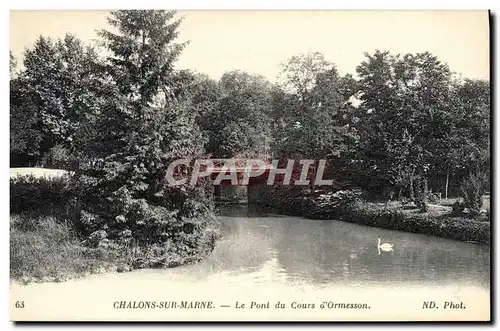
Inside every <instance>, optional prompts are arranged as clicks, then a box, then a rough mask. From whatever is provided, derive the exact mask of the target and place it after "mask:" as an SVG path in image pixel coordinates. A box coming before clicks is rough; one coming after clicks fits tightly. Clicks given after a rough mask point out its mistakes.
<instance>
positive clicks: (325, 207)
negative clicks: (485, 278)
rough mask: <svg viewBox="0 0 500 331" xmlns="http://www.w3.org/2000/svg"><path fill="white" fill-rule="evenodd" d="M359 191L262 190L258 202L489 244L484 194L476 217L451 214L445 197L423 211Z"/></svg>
mask: <svg viewBox="0 0 500 331" xmlns="http://www.w3.org/2000/svg"><path fill="white" fill-rule="evenodd" d="M360 196H361V192H359V191H356V190H341V191H337V192H330V193H318V194H315V193H310V194H308V195H304V194H303V193H301V192H300V191H298V190H292V189H289V190H278V189H275V190H271V191H267V192H263V198H262V200H261V203H262V204H263V205H265V206H266V207H267V208H269V209H271V210H272V211H273V212H277V213H281V214H286V215H293V216H301V217H306V218H309V219H321V220H328V219H332V220H341V221H344V222H351V223H356V224H361V225H367V226H372V227H379V228H384V229H389V230H398V231H405V232H412V233H419V234H425V235H429V236H436V237H442V238H447V239H454V240H460V241H465V242H473V243H479V244H486V245H488V244H490V241H491V240H490V236H491V230H490V228H491V226H490V216H489V215H490V213H489V208H490V206H489V203H490V198H489V196H487V197H484V198H483V206H484V207H486V210H487V211H488V212H487V213H486V214H481V215H480V216H478V217H476V218H472V217H469V215H467V214H463V213H462V214H459V215H457V214H454V213H453V207H452V204H453V202H454V201H452V200H451V199H448V200H446V201H443V204H440V203H436V204H430V205H429V210H428V212H425V213H422V212H420V210H419V209H418V208H417V207H415V206H413V205H411V204H406V205H404V204H402V203H401V202H399V201H394V202H369V201H368V202H366V201H362V199H360Z"/></svg>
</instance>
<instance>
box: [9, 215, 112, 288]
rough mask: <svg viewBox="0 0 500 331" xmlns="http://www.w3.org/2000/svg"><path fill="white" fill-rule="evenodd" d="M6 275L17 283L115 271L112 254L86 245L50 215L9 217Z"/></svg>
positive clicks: (68, 226)
mask: <svg viewBox="0 0 500 331" xmlns="http://www.w3.org/2000/svg"><path fill="white" fill-rule="evenodd" d="M10 226H11V227H10V275H11V278H12V279H14V280H16V281H19V282H21V283H24V284H26V283H30V282H45V281H56V282H58V281H64V280H67V279H70V278H76V277H81V276H85V275H89V274H95V273H102V272H106V271H109V270H116V269H117V266H116V265H117V263H116V260H115V259H116V256H113V254H110V253H109V252H108V251H106V250H104V249H101V248H89V247H85V246H83V245H82V244H81V242H80V239H79V238H78V237H77V236H76V234H75V233H74V232H73V231H72V230H71V226H70V225H68V224H65V223H61V222H59V221H58V220H57V219H55V218H54V217H40V218H38V219H34V218H29V217H26V216H21V215H14V216H11V219H10Z"/></svg>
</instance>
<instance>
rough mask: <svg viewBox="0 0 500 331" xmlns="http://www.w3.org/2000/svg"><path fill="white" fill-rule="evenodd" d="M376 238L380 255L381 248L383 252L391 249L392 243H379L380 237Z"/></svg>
mask: <svg viewBox="0 0 500 331" xmlns="http://www.w3.org/2000/svg"><path fill="white" fill-rule="evenodd" d="M377 239H378V244H377V249H378V255H380V250H383V251H384V252H390V251H392V247H393V246H394V245H393V244H388V243H384V244H380V238H377Z"/></svg>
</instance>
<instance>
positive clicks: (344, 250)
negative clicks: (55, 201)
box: [11, 206, 490, 321]
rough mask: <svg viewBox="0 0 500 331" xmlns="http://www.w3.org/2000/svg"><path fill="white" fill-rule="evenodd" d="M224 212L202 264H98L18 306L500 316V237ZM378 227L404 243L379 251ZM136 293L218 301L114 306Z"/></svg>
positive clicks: (110, 311) (195, 314)
mask: <svg viewBox="0 0 500 331" xmlns="http://www.w3.org/2000/svg"><path fill="white" fill-rule="evenodd" d="M219 218H220V220H221V231H222V233H223V234H224V236H223V238H222V239H221V241H220V242H219V243H218V245H217V247H216V248H215V250H214V252H213V254H212V255H210V256H209V257H208V258H206V259H205V260H204V261H202V262H201V263H198V264H195V265H188V266H181V267H178V268H172V269H154V270H150V269H147V270H136V271H133V272H129V273H113V274H105V275H93V276H90V277H86V278H83V279H77V280H71V281H67V282H64V283H44V284H31V285H27V286H22V285H18V284H13V285H11V294H12V298H11V299H12V300H23V301H24V302H25V304H26V308H24V309H21V310H20V309H15V310H13V311H12V315H11V317H12V318H13V319H21V320H22V319H31V320H32V319H35V320H47V319H56V320H74V319H77V320H188V321H194V320H273V321H274V320H291V321H293V320H323V321H326V320H332V321H343V320H372V321H373V320H405V321H406V320H488V319H489V318H490V311H489V310H490V292H489V291H490V247H489V246H481V245H476V244H471V243H465V242H460V241H453V240H448V239H442V238H437V237H431V236H426V235H419V234H413V233H405V232H399V231H391V230H384V229H379V228H372V227H366V226H361V225H357V224H351V223H346V222H340V221H318V220H308V219H304V218H300V217H290V216H281V215H266V214H263V213H259V212H256V211H251V210H248V209H247V208H246V207H244V206H231V207H224V208H223V209H222V210H221V211H220V216H219ZM377 238H380V239H381V241H382V242H384V243H385V242H387V243H391V244H393V245H394V249H393V250H392V251H380V250H378V249H377ZM134 300H136V301H153V300H156V301H168V302H170V301H177V302H179V301H181V300H187V301H189V300H199V301H200V300H209V301H213V303H212V304H213V305H214V308H213V309H194V310H193V309H161V310H158V309H116V307H113V306H114V305H115V302H116V301H127V302H128V301H134ZM431 301H433V302H434V304H435V305H436V306H437V308H428V309H425V308H423V307H424V303H425V302H427V307H429V306H431V307H432V306H433V304H430V303H429V302H431ZM252 302H254V303H253V304H252ZM323 303H324V307H323V308H321V304H323ZM447 303H448V304H447ZM280 304H283V305H284V307H285V308H281V307H282V306H280ZM334 304H337V306H334ZM341 304H356V305H359V307H358V308H360V309H346V306H342V305H341ZM243 305H244V307H243ZM258 305H259V307H262V308H260V309H259V308H257V307H258ZM267 305H269V308H266V307H267ZM312 305H314V308H313V306H312ZM328 306H330V307H342V308H341V309H338V308H331V309H329V308H328ZM445 306H447V307H446V309H445ZM30 307H31V308H30ZM302 307H303V308H302ZM351 307H352V306H351ZM453 307H455V308H453Z"/></svg>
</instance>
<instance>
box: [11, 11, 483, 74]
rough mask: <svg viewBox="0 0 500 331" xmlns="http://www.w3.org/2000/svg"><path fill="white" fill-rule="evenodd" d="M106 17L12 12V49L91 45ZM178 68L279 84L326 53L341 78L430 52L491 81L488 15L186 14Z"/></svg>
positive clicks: (183, 14) (82, 13)
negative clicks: (293, 63) (50, 42)
mask: <svg viewBox="0 0 500 331" xmlns="http://www.w3.org/2000/svg"><path fill="white" fill-rule="evenodd" d="M107 15H109V13H108V12H107V11H97V10H96V11H90V10H84V11H11V12H10V50H11V51H12V52H13V55H14V56H15V57H16V58H18V59H19V58H21V57H22V54H23V50H24V49H25V48H26V47H28V48H29V47H31V46H32V45H33V43H34V41H35V40H36V39H37V37H38V36H39V35H40V34H42V35H44V36H49V37H63V36H64V34H65V33H66V32H71V33H73V34H75V35H76V36H78V37H79V38H80V39H82V40H84V41H85V42H91V41H92V40H95V39H96V38H97V35H96V30H99V29H103V28H107V27H108V25H107V22H106V16H107ZM177 17H183V18H184V21H183V22H182V24H181V26H180V29H179V31H180V37H179V41H186V40H189V45H188V46H187V47H186V49H185V50H184V52H183V53H182V55H181V57H180V59H179V61H178V62H177V68H178V69H193V70H195V71H197V72H200V73H205V74H207V75H209V76H210V77H212V78H214V79H219V78H220V77H221V75H222V74H223V73H224V72H227V71H230V70H235V69H239V70H244V71H247V72H249V73H254V74H260V75H263V76H264V77H266V78H267V79H268V80H269V81H271V82H275V81H276V80H277V76H278V74H279V72H280V69H281V64H282V63H283V62H284V61H286V60H287V59H288V58H290V57H291V56H293V55H297V54H302V53H308V52H313V51H318V52H321V53H323V54H324V55H325V58H326V59H327V60H329V61H332V62H334V63H335V64H336V66H337V69H338V70H339V71H340V73H341V74H347V73H350V74H353V75H355V73H356V66H357V65H359V64H360V63H361V62H362V61H363V59H364V53H365V52H368V53H372V52H374V51H375V50H376V49H380V50H388V51H391V52H393V53H417V52H425V51H429V52H431V53H432V54H434V55H436V56H437V57H438V58H439V59H440V60H441V61H443V62H446V63H448V65H449V66H450V68H451V70H452V71H454V72H456V73H458V74H461V75H462V76H463V77H465V78H473V79H488V78H489V71H490V67H489V63H490V60H489V21H488V12H487V11H313V10H310V11H291V10H288V11H179V12H178V13H177Z"/></svg>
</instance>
